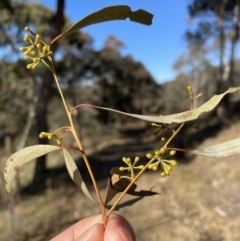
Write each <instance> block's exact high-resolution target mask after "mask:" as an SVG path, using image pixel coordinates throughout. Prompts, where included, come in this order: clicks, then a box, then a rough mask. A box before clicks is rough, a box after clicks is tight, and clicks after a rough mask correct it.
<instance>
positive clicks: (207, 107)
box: [81, 86, 240, 124]
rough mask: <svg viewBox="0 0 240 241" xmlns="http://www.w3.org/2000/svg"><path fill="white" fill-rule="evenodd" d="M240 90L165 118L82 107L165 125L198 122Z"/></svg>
mask: <svg viewBox="0 0 240 241" xmlns="http://www.w3.org/2000/svg"><path fill="white" fill-rule="evenodd" d="M238 90H240V86H239V87H235V88H229V89H228V90H227V91H225V92H224V93H222V94H220V95H214V96H213V97H212V98H211V99H210V100H209V101H207V102H205V103H204V104H203V105H201V106H200V107H198V108H196V109H193V110H189V111H185V112H181V113H177V114H171V115H165V116H163V115H160V116H149V115H137V114H131V113H126V112H122V111H118V110H115V109H111V108H105V107H100V106H95V105H90V104H82V105H81V106H86V107H93V108H97V109H101V110H107V111H112V112H116V113H119V114H122V115H126V116H130V117H133V118H137V119H140V120H145V121H150V122H154V123H165V124H171V123H183V122H187V121H192V120H196V119H197V118H198V117H199V115H200V114H202V113H205V112H209V111H211V110H213V109H214V108H215V107H216V106H217V105H218V103H219V102H220V101H221V99H222V98H223V97H224V96H225V95H226V94H229V93H233V92H236V91H238Z"/></svg>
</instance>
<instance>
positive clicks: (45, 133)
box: [39, 132, 62, 145]
mask: <svg viewBox="0 0 240 241" xmlns="http://www.w3.org/2000/svg"><path fill="white" fill-rule="evenodd" d="M53 137H54V138H55V139H56V141H57V144H58V145H62V141H61V140H59V139H58V137H57V136H56V134H53V133H48V132H41V133H40V134H39V138H41V139H43V138H48V140H51V139H52V138H53Z"/></svg>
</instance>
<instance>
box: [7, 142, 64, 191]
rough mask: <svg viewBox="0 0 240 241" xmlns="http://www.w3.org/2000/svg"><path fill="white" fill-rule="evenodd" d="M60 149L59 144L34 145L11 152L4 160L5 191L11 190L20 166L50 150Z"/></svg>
mask: <svg viewBox="0 0 240 241" xmlns="http://www.w3.org/2000/svg"><path fill="white" fill-rule="evenodd" d="M59 149H61V147H59V146H51V145H35V146H29V147H26V148H24V149H22V150H20V151H18V152H16V153H14V154H12V155H11V156H10V157H9V158H8V159H7V161H6V164H5V168H4V179H5V181H6V188H7V191H8V192H9V193H10V192H11V186H12V182H13V179H14V178H15V176H16V174H17V172H18V171H19V170H20V168H21V167H22V166H23V165H24V164H25V163H27V162H29V161H32V160H34V159H36V158H37V157H40V156H43V155H45V154H47V153H50V152H52V151H56V150H59Z"/></svg>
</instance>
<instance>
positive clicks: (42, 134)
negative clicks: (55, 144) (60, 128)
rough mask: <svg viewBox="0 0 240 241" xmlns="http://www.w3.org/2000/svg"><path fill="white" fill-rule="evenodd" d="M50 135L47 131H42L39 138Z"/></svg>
mask: <svg viewBox="0 0 240 241" xmlns="http://www.w3.org/2000/svg"><path fill="white" fill-rule="evenodd" d="M48 135H49V133H47V132H41V133H40V134H39V138H45V137H48Z"/></svg>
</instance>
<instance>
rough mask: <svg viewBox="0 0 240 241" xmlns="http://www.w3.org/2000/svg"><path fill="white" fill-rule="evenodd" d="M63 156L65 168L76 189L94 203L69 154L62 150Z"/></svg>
mask: <svg viewBox="0 0 240 241" xmlns="http://www.w3.org/2000/svg"><path fill="white" fill-rule="evenodd" d="M63 155H64V160H65V163H66V167H67V170H68V173H69V175H70V177H71V179H72V180H73V181H74V182H75V184H76V185H77V187H78V188H80V189H81V190H82V191H83V193H84V194H85V195H86V196H87V197H88V198H89V199H91V200H92V201H94V202H96V201H95V200H94V198H93V197H92V195H91V194H90V192H89V190H88V188H87V186H86V184H85V182H84V181H83V179H82V176H81V174H80V172H79V170H78V168H77V165H76V163H75V161H74V160H73V158H72V156H71V155H70V153H69V152H68V151H67V150H66V149H63Z"/></svg>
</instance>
